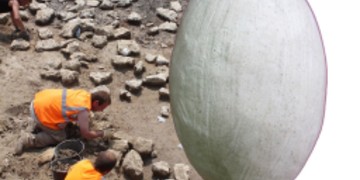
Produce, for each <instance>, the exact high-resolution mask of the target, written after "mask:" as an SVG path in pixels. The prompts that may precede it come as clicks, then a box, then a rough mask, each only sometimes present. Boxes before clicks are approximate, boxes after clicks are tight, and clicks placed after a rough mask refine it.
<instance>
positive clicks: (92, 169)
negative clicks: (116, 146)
mask: <svg viewBox="0 0 360 180" xmlns="http://www.w3.org/2000/svg"><path fill="white" fill-rule="evenodd" d="M116 161H117V159H116V155H115V154H114V153H113V152H112V151H111V150H107V151H102V152H100V153H99V155H98V157H97V158H96V160H95V163H92V162H91V161H90V160H88V159H84V160H81V161H79V162H77V163H76V164H74V165H72V166H71V167H70V169H69V171H68V173H67V175H66V177H65V180H101V179H102V178H103V176H104V175H106V174H107V173H109V172H110V171H111V170H112V169H113V168H114V166H115V165H116Z"/></svg>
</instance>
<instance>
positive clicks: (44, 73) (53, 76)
mask: <svg viewBox="0 0 360 180" xmlns="http://www.w3.org/2000/svg"><path fill="white" fill-rule="evenodd" d="M40 77H41V78H42V79H47V80H52V81H59V80H60V79H61V78H62V76H61V73H60V71H59V70H56V69H52V68H45V69H42V70H41V71H40ZM64 81H66V80H64ZM70 84H71V83H70Z"/></svg>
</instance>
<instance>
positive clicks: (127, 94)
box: [120, 89, 131, 101]
mask: <svg viewBox="0 0 360 180" xmlns="http://www.w3.org/2000/svg"><path fill="white" fill-rule="evenodd" d="M120 99H122V100H128V101H131V93H130V92H129V91H128V90H126V89H120Z"/></svg>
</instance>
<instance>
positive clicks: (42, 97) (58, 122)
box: [33, 89, 91, 130]
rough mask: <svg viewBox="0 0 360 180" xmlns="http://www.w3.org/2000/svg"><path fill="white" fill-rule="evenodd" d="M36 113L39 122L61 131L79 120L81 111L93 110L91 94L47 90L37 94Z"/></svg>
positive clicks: (79, 91) (64, 90)
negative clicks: (69, 123) (71, 122)
mask: <svg viewBox="0 0 360 180" xmlns="http://www.w3.org/2000/svg"><path fill="white" fill-rule="evenodd" d="M33 104H34V112H35V115H36V118H37V119H38V121H39V122H40V123H41V124H42V125H44V126H45V127H48V128H50V129H53V130H60V129H62V128H64V127H65V124H66V123H68V122H70V121H76V120H77V114H78V113H79V112H80V111H83V110H88V111H90V109H91V94H90V93H89V92H87V91H85V90H73V89H46V90H42V91H40V92H38V93H36V94H35V98H34V101H33Z"/></svg>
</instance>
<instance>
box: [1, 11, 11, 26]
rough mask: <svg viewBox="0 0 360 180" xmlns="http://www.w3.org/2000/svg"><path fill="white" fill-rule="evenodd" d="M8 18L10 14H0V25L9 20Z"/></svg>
mask: <svg viewBox="0 0 360 180" xmlns="http://www.w3.org/2000/svg"><path fill="white" fill-rule="evenodd" d="M9 18H10V14H9V13H5V14H4V13H2V14H0V24H1V25H5V24H6V23H7V22H8V21H9Z"/></svg>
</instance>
